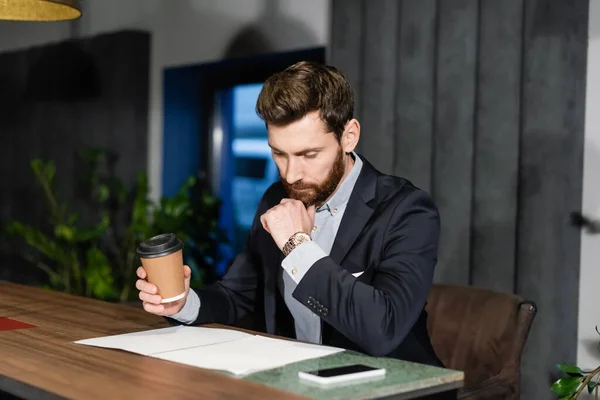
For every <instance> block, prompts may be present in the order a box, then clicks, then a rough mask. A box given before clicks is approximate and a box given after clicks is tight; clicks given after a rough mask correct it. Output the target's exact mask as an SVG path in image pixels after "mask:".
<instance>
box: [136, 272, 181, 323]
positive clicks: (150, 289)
mask: <svg viewBox="0 0 600 400" xmlns="http://www.w3.org/2000/svg"><path fill="white" fill-rule="evenodd" d="M136 272H137V276H138V278H140V279H138V281H137V282H136V283H135V287H136V288H138V289H139V291H140V294H139V296H138V297H139V298H140V300H142V302H143V306H144V310H146V311H147V312H149V313H151V314H156V315H161V316H167V317H168V316H171V315H174V314H177V313H178V312H179V311H181V309H182V308H183V305H184V304H185V301H186V300H187V296H188V293H189V292H190V277H191V276H192V270H191V269H190V267H188V266H187V265H184V266H183V276H184V278H185V296H184V297H183V299H180V300H177V301H173V302H170V303H164V304H162V303H161V301H162V297H160V296H159V295H158V294H156V293H157V292H158V288H157V287H156V285H153V284H151V283H150V282H148V281H146V277H147V276H148V275H147V274H146V270H145V269H144V268H143V267H139V268H138V269H137V271H136Z"/></svg>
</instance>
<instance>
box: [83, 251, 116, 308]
mask: <svg viewBox="0 0 600 400" xmlns="http://www.w3.org/2000/svg"><path fill="white" fill-rule="evenodd" d="M83 277H84V279H85V282H86V285H87V286H88V291H89V292H91V294H92V295H93V296H94V297H97V298H99V299H102V300H108V299H113V298H115V297H116V295H117V290H116V286H115V282H114V278H113V275H112V270H111V267H110V262H109V261H108V258H107V257H106V255H105V254H104V253H103V252H102V251H100V249H98V248H97V247H92V248H90V249H89V250H88V251H87V253H86V266H85V268H84V271H83Z"/></svg>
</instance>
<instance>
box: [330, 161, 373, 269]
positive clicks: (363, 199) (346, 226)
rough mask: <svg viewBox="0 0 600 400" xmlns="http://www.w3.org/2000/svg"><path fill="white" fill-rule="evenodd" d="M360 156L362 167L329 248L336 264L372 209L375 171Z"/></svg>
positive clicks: (366, 220)
mask: <svg viewBox="0 0 600 400" xmlns="http://www.w3.org/2000/svg"><path fill="white" fill-rule="evenodd" d="M360 158H361V160H362V162H363V167H362V170H361V172H360V175H359V177H358V180H357V181H356V184H355V186H354V190H353V191H352V195H350V199H349V200H348V205H347V206H346V211H344V217H343V218H342V222H341V223H340V226H339V228H338V232H337V235H336V237H335V241H334V242H333V246H332V248H331V253H330V256H331V258H332V259H333V260H334V261H335V262H336V263H337V264H341V263H342V261H343V260H344V257H346V254H348V251H349V250H350V248H351V247H352V245H353V244H354V242H355V241H356V239H357V238H358V235H360V233H361V232H362V230H363V228H364V227H365V225H366V224H367V222H368V221H369V219H370V218H371V216H372V215H373V211H374V205H373V204H372V201H373V199H375V189H376V185H377V171H376V170H375V168H373V166H372V165H371V164H369V162H367V161H366V160H365V159H364V157H362V156H361V157H360Z"/></svg>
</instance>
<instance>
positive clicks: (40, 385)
mask: <svg viewBox="0 0 600 400" xmlns="http://www.w3.org/2000/svg"><path fill="white" fill-rule="evenodd" d="M0 317H8V318H11V319H14V320H17V321H21V322H25V323H28V324H32V325H35V326H36V327H35V328H31V329H19V330H9V331H0V397H2V394H3V393H2V392H4V393H5V394H6V393H8V394H11V395H14V396H17V397H18V398H25V399H59V398H70V399H121V398H122V399H138V398H139V399H153V398H160V399H169V400H170V399H188V398H189V399H192V398H193V399H198V398H202V399H212V398H227V399H232V398H243V399H282V400H287V399H290V400H292V399H306V398H307V397H304V396H300V395H298V394H294V393H292V392H293V390H292V389H289V388H287V387H286V388H285V389H286V391H283V390H280V389H278V388H277V386H278V385H277V384H275V385H272V384H271V385H269V383H268V380H267V377H269V376H270V375H269V371H267V372H263V373H258V374H256V375H255V376H252V375H251V376H250V377H249V379H238V378H232V377H229V376H227V375H226V374H223V373H220V372H215V371H210V370H206V369H201V368H196V367H191V366H186V365H183V364H177V363H172V362H168V361H163V360H159V359H157V358H152V357H145V356H140V355H138V354H133V353H128V352H124V351H118V350H107V349H102V348H96V347H91V346H81V345H76V344H74V343H73V342H74V341H76V340H80V339H87V338H91V337H98V336H106V335H115V334H121V333H128V332H136V331H142V330H148V329H155V328H162V327H167V326H169V324H168V323H167V322H166V321H165V320H164V319H163V318H161V317H157V316H153V315H151V314H148V313H146V312H145V311H143V310H142V309H141V307H139V308H136V307H129V306H124V305H119V304H113V303H106V302H101V301H97V300H93V299H88V298H82V297H76V296H72V295H67V294H64V293H58V292H52V291H47V290H43V289H38V288H33V287H29V286H22V285H17V284H12V283H6V282H0ZM213 326H215V327H222V326H218V325H213ZM340 354H343V353H340ZM345 357H348V355H346V356H345ZM361 357H364V358H367V357H366V356H361ZM374 360H377V359H374ZM394 361H396V360H394ZM312 362H315V361H312ZM382 362H383V361H382ZM398 362H400V361H398ZM309 363H310V361H309ZM293 367H294V366H291V367H290V368H292V369H293ZM284 368H288V367H287V366H286V367H284ZM290 371H292V370H290ZM290 373H291V372H290ZM278 374H279V379H280V378H281V372H280V371H279V372H278ZM271 375H272V373H271ZM284 375H285V374H284ZM444 379H445V380H444V383H443V384H439V385H436V388H435V390H433V391H432V390H430V389H429V388H426V389H427V390H424V391H421V392H422V394H425V393H434V392H441V391H445V390H455V389H456V388H458V387H460V386H461V385H462V376H458V375H457V374H445V375H444ZM288 381H289V379H288ZM273 386H275V387H273ZM279 386H281V385H279ZM388 389H389V388H388ZM332 394H333V393H332ZM310 397H313V396H312V395H311V396H310ZM318 397H320V396H318ZM2 398H4V397H2ZM401 398H415V396H414V395H413V396H407V395H406V393H404V395H402V396H401Z"/></svg>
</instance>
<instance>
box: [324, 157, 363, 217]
mask: <svg viewBox="0 0 600 400" xmlns="http://www.w3.org/2000/svg"><path fill="white" fill-rule="evenodd" d="M352 158H354V165H353V166H352V169H351V170H350V173H349V174H348V176H347V177H346V178H345V179H344V180H343V181H342V184H341V185H340V187H339V188H338V189H337V190H336V191H335V192H334V194H333V196H331V198H330V199H329V201H327V203H325V204H323V205H322V206H321V207H319V208H318V209H317V210H316V211H317V212H320V211H325V210H327V211H329V213H330V214H331V215H334V214H335V213H336V212H337V210H338V209H339V208H341V207H342V206H343V205H345V204H346V203H347V202H348V200H349V199H350V195H351V194H352V191H353V190H354V185H355V184H356V181H357V180H358V176H359V175H360V171H361V169H362V166H363V162H362V160H361V159H360V157H359V156H358V155H357V154H356V153H355V152H352Z"/></svg>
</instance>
